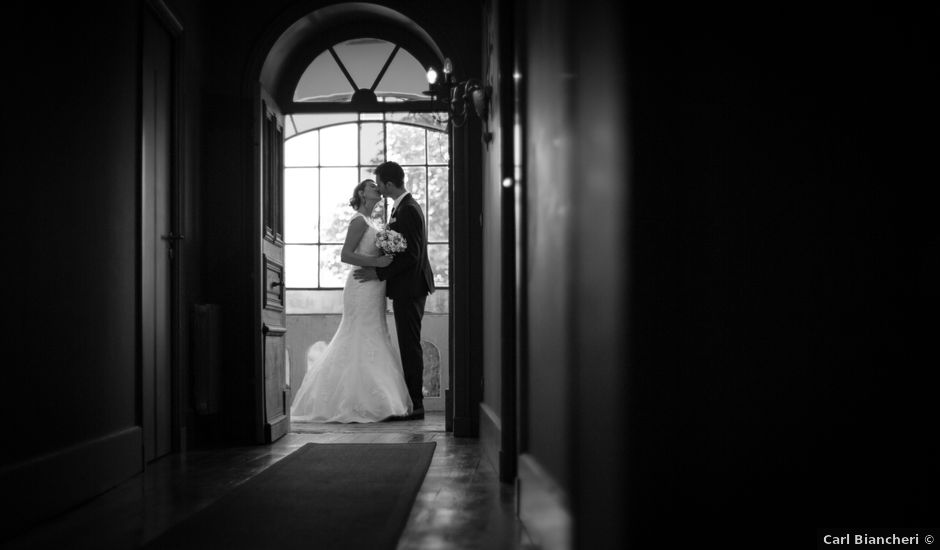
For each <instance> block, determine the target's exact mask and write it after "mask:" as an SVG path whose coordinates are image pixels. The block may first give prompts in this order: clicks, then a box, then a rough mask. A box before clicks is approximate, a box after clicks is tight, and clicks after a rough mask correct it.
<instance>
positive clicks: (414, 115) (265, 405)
mask: <svg viewBox="0 0 940 550" xmlns="http://www.w3.org/2000/svg"><path fill="white" fill-rule="evenodd" d="M269 44H270V45H268V46H265V45H262V46H259V52H264V53H263V54H260V53H259V59H261V61H260V62H259V65H258V66H257V67H256V68H255V69H256V70H257V72H254V71H250V72H249V77H248V80H251V78H252V74H253V75H254V76H253V78H254V80H253V81H251V82H249V83H248V84H247V86H248V88H249V89H248V90H246V92H250V94H251V97H252V98H253V100H254V106H255V107H254V112H255V115H253V130H252V134H253V136H254V138H255V146H256V151H255V152H256V155H255V157H256V161H255V165H254V167H253V168H252V173H253V174H255V175H256V176H253V183H252V185H254V186H255V187H256V192H255V193H253V197H254V199H255V200H256V201H257V208H255V209H254V210H255V211H256V212H257V219H256V220H255V223H254V224H253V229H254V231H253V232H252V234H253V239H254V242H256V243H258V245H254V246H255V247H256V255H255V261H254V264H255V276H256V280H257V281H258V282H259V283H260V284H256V285H255V288H256V292H257V294H256V296H255V303H256V304H257V312H258V315H257V317H256V323H255V327H256V329H257V331H256V332H255V334H258V335H260V338H258V342H257V344H256V346H255V363H256V370H255V372H256V376H255V377H254V380H256V381H257V382H256V384H258V387H256V388H255V394H256V414H255V418H256V419H257V425H256V431H255V433H256V439H258V440H259V441H273V440H275V439H277V438H279V437H280V436H281V435H283V434H284V433H286V432H287V431H288V430H289V420H288V418H289V407H290V401H291V397H292V396H291V389H292V388H293V389H296V388H297V387H298V386H299V384H300V381H301V380H302V377H303V374H304V371H305V370H306V368H305V367H306V356H307V353H308V351H309V350H310V349H311V347H313V346H316V345H318V342H320V344H319V345H320V346H323V345H325V343H326V342H328V341H329V339H330V337H331V336H332V333H333V332H335V328H336V325H338V319H339V311H340V310H339V306H340V305H341V295H342V290H341V286H342V283H341V282H338V281H341V280H342V277H341V276H340V273H339V272H340V271H343V270H344V269H345V268H344V267H343V266H342V265H341V264H340V263H339V261H338V258H337V252H338V250H339V245H340V244H341V241H338V240H337V235H336V231H335V229H336V228H335V227H334V224H336V223H338V222H342V221H345V219H346V218H344V217H343V214H346V215H347V216H346V217H347V218H348V214H349V212H344V211H343V207H342V202H343V201H344V200H345V199H348V197H346V195H348V193H349V190H351V189H352V188H353V187H354V186H355V183H356V182H357V181H358V180H359V179H361V178H363V177H367V175H368V174H369V173H370V172H371V168H372V167H374V166H375V165H376V164H378V163H379V162H381V161H383V160H386V159H387V160H396V161H397V162H399V163H400V164H402V165H403V167H404V168H405V170H406V183H407V184H408V186H409V189H410V190H411V191H412V194H413V195H414V196H415V197H416V198H417V199H418V200H419V201H423V202H422V206H423V207H424V209H425V213H426V220H427V223H428V236H429V253H430V255H431V257H432V259H431V262H432V265H433V269H434V272H435V286H436V287H437V288H436V292H435V293H434V294H433V295H432V296H431V298H430V299H429V300H428V305H427V307H426V313H425V323H424V324H423V327H422V340H424V341H425V342H423V343H426V344H429V345H425V346H424V347H425V349H426V350H433V352H434V353H432V355H434V356H435V357H438V358H439V360H437V361H433V360H432V361H426V368H425V371H426V372H425V380H426V382H427V383H426V385H425V390H426V392H428V393H426V397H427V398H428V399H427V400H426V404H427V405H429V408H430V409H432V410H433V409H438V410H443V409H448V408H449V400H448V397H447V396H448V388H450V387H451V381H452V379H453V377H452V376H451V375H452V372H453V368H454V366H455V365H454V363H455V362H454V361H452V360H451V358H452V357H453V356H454V352H455V350H454V346H453V342H452V340H453V339H452V335H453V334H454V327H453V318H452V317H451V311H452V306H451V304H452V303H453V301H454V295H453V293H452V291H451V290H452V289H451V274H452V273H453V270H452V266H453V259H452V254H451V250H452V248H459V246H460V245H459V241H460V239H459V237H458V238H456V239H455V238H454V234H455V232H454V230H453V228H452V227H451V224H450V219H451V217H452V216H451V214H452V212H453V206H452V204H453V202H452V190H453V189H454V188H455V186H459V185H461V181H460V179H461V176H460V175H459V174H457V173H455V171H454V170H453V166H454V162H453V151H454V150H455V147H454V145H455V143H454V139H453V136H452V132H451V130H450V127H449V125H448V124H447V117H446V115H445V114H444V113H442V112H441V106H440V104H435V103H434V102H432V101H431V100H430V98H428V97H427V96H425V95H424V94H423V93H422V92H423V89H426V88H427V81H426V80H425V68H426V67H430V66H440V65H441V63H442V61H443V56H442V55H441V52H440V50H439V49H438V48H437V46H436V45H435V43H434V41H433V40H431V38H430V36H429V35H428V34H427V33H426V32H425V31H424V30H423V29H421V28H420V27H419V26H418V25H416V24H415V23H414V22H413V21H411V20H410V19H408V18H407V17H405V16H403V15H402V14H400V13H398V12H395V11H393V10H391V9H389V8H385V7H382V6H376V5H372V4H362V3H349V4H339V5H334V6H329V7H326V8H322V9H320V10H317V11H315V12H312V13H309V14H307V15H305V16H303V17H300V18H299V19H297V20H296V21H294V22H293V23H290V24H287V25H284V30H283V31H281V32H280V34H278V35H277V37H276V38H274V39H272V40H271V41H270V42H269ZM375 216H377V217H379V218H383V217H384V208H382V205H380V207H379V208H378V209H377V211H376V213H375ZM314 219H315V220H316V223H310V222H311V221H312V220H314ZM295 222H296V223H295ZM340 225H343V224H341V223H340ZM343 227H345V225H343ZM391 325H393V323H391ZM429 368H431V369H435V368H436V369H437V370H436V372H428V369H429ZM435 393H436V394H435ZM451 416H452V415H446V418H447V426H448V429H451V426H452V423H451V422H450V420H451Z"/></svg>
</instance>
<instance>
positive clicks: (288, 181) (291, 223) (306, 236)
mask: <svg viewBox="0 0 940 550" xmlns="http://www.w3.org/2000/svg"><path fill="white" fill-rule="evenodd" d="M319 176H320V171H319V170H318V169H316V168H287V169H285V170H284V240H285V241H286V242H289V243H315V242H317V235H318V234H319V233H318V231H317V215H318V213H319V197H318V195H319V193H318V192H317V186H318V184H319V183H320V181H319Z"/></svg>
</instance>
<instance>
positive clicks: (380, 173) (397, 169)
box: [372, 160, 405, 187]
mask: <svg viewBox="0 0 940 550" xmlns="http://www.w3.org/2000/svg"><path fill="white" fill-rule="evenodd" d="M372 172H373V173H374V174H375V175H376V177H378V178H379V179H381V180H382V181H384V182H386V183H394V184H395V187H404V186H405V171H404V170H402V169H401V166H399V165H398V163H397V162H393V161H390V160H387V161H385V162H383V163H382V164H380V165H378V166H376V167H375V170H373V171H372Z"/></svg>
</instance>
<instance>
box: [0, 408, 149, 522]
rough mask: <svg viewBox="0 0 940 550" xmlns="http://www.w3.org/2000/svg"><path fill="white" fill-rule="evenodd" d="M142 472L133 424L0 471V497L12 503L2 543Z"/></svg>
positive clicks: (4, 519)
mask: <svg viewBox="0 0 940 550" xmlns="http://www.w3.org/2000/svg"><path fill="white" fill-rule="evenodd" d="M143 469H144V455H143V430H142V429H141V428H140V426H134V427H131V428H127V429H125V430H121V431H118V432H114V433H112V434H108V435H106V436H104V437H100V438H98V439H93V440H89V441H84V442H82V443H79V444H77V445H73V446H72V447H68V448H66V449H61V450H59V451H54V452H52V453H49V454H47V455H43V456H40V457H37V458H34V459H30V460H27V461H25V462H20V463H17V464H13V465H11V466H6V467H4V468H3V469H2V470H0V493H2V494H3V497H4V500H6V501H7V502H10V503H14V504H15V506H13V507H12V508H9V507H8V508H9V509H8V510H7V512H6V513H4V514H3V517H2V519H0V540H4V539H6V538H9V537H11V536H13V535H15V534H17V533H19V532H22V531H25V530H27V529H29V528H30V527H32V526H33V525H35V524H36V523H38V522H40V521H42V520H44V519H47V518H49V517H51V516H54V515H56V514H59V513H62V512H64V511H66V510H68V509H69V508H73V507H74V506H76V505H78V504H81V503H82V502H84V501H86V500H89V499H91V498H93V497H95V496H98V495H99V494H101V493H103V492H105V491H107V490H108V489H111V488H112V487H114V486H116V485H118V484H119V483H121V482H123V481H126V480H127V479H129V478H131V477H133V476H134V475H135V474H138V473H140V472H142V471H143Z"/></svg>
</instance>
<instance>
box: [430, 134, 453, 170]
mask: <svg viewBox="0 0 940 550" xmlns="http://www.w3.org/2000/svg"><path fill="white" fill-rule="evenodd" d="M448 149H449V147H448V139H447V132H428V164H447V163H448V161H449V160H450V152H449V150H448Z"/></svg>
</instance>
